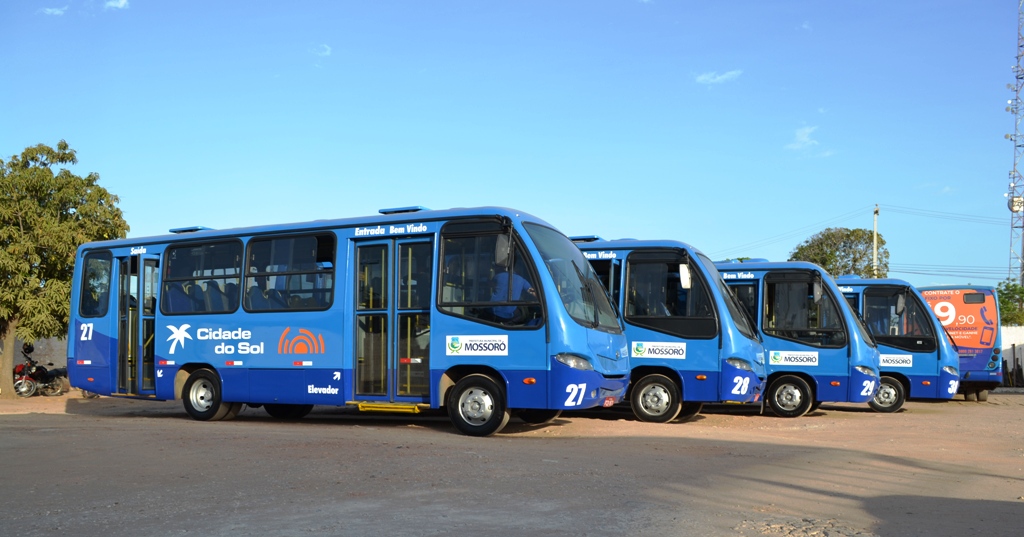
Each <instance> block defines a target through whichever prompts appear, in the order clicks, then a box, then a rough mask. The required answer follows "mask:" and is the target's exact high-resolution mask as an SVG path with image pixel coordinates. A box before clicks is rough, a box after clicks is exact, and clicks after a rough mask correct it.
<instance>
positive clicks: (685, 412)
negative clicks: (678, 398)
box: [676, 403, 704, 421]
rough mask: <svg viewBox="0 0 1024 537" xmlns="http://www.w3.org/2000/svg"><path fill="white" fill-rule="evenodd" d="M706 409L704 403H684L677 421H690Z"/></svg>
mask: <svg viewBox="0 0 1024 537" xmlns="http://www.w3.org/2000/svg"><path fill="white" fill-rule="evenodd" d="M703 409H704V403H683V405H682V407H681V410H680V411H679V415H678V416H676V421H690V420H692V419H693V418H694V417H696V416H697V414H700V411H701V410H703Z"/></svg>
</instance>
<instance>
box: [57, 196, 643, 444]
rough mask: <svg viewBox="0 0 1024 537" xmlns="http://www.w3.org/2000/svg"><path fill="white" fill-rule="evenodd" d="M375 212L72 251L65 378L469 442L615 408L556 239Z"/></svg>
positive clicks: (570, 248)
mask: <svg viewBox="0 0 1024 537" xmlns="http://www.w3.org/2000/svg"><path fill="white" fill-rule="evenodd" d="M380 212H381V213H382V214H381V215H378V216H370V217H362V218H351V219H339V220H320V221H315V222H308V223H299V224H286V225H272V226H260V227H250V228H240V229H229V230H220V231H218V230H208V229H205V228H183V229H178V230H172V232H173V234H171V235H164V236H157V237H149V238H129V239H122V240H115V241H104V242H94V243H89V244H85V245H83V246H81V247H80V248H79V249H78V252H77V259H76V264H75V274H74V281H73V289H72V299H71V323H70V325H69V331H70V334H69V336H70V337H69V340H68V374H69V377H70V381H71V384H72V385H73V386H75V387H78V388H81V389H83V390H88V391H90V392H95V393H98V394H102V395H110V396H117V397H130V398H139V399H153V400H175V399H181V400H182V403H183V405H184V408H185V411H186V412H187V413H188V414H189V415H190V416H191V417H192V418H194V419H197V420H204V421H205V420H220V419H231V418H234V417H235V416H237V415H238V413H239V411H240V410H241V409H242V407H243V405H249V406H251V407H259V406H262V407H263V408H264V409H265V410H266V411H267V413H268V414H270V415H271V416H273V417H276V418H284V419H297V418H301V417H302V416H304V415H306V414H308V413H309V412H310V410H311V409H312V408H313V405H334V406H345V407H349V408H355V409H359V410H363V411H381V412H388V411H390V412H408V413H417V412H420V411H424V410H427V409H439V408H445V409H446V410H447V413H448V416H449V417H450V418H451V421H452V423H453V424H454V426H455V428H456V429H458V431H460V432H462V433H464V434H467V435H472V436H487V435H491V434H494V433H497V432H498V431H500V430H501V429H502V428H503V427H504V426H505V425H506V424H507V423H508V421H509V418H510V415H517V416H518V417H519V418H521V419H522V420H523V421H526V422H529V423H545V422H548V421H550V420H552V419H554V418H555V417H557V416H558V415H559V413H560V412H561V411H562V410H566V409H583V408H591V407H595V406H612V405H614V404H616V403H618V402H620V401H621V400H622V398H623V396H624V395H625V391H626V387H627V385H628V383H629V365H628V364H629V360H628V357H627V356H626V339H625V336H624V335H623V333H622V328H621V325H620V322H619V319H618V317H617V315H616V313H615V310H614V307H613V306H612V304H611V303H610V301H609V299H608V296H607V294H606V293H605V291H604V288H603V287H602V285H601V282H600V280H598V278H597V275H596V274H595V273H594V271H593V269H592V268H591V267H590V265H589V264H588V263H587V260H586V258H585V257H583V254H582V252H580V251H579V249H578V248H577V247H576V245H575V244H573V243H572V241H570V240H569V239H568V238H567V237H565V236H564V235H563V234H562V233H560V232H559V231H557V230H555V229H554V228H553V227H551V226H550V225H549V224H547V223H545V222H544V221H543V220H540V219H538V218H536V217H534V216H531V215H528V214H525V213H522V212H519V211H515V210H511V209H507V208H500V207H485V208H476V209H452V210H444V211H429V210H425V209H423V208H421V207H407V208H398V209H385V210H382V211H380Z"/></svg>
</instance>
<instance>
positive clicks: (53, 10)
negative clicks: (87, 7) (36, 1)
mask: <svg viewBox="0 0 1024 537" xmlns="http://www.w3.org/2000/svg"><path fill="white" fill-rule="evenodd" d="M67 10H68V6H64V7H44V8H43V9H42V10H41V11H42V12H43V15H56V16H60V15H63V14H64V12H65V11H67Z"/></svg>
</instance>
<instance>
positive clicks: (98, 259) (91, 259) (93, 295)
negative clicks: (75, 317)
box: [78, 252, 113, 317]
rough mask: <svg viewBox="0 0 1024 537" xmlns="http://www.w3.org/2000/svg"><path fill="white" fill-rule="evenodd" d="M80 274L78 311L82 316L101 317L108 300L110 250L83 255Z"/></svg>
mask: <svg viewBox="0 0 1024 537" xmlns="http://www.w3.org/2000/svg"><path fill="white" fill-rule="evenodd" d="M83 265H84V266H85V269H84V271H83V276H82V294H81V295H80V297H79V298H80V300H79V304H78V313H79V315H81V316H82V317H102V316H104V315H106V314H107V304H108V303H109V302H110V274H111V271H110V269H111V267H112V266H113V257H112V256H111V254H110V252H98V253H90V254H88V255H86V256H85V259H84V263H83Z"/></svg>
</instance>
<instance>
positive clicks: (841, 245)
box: [789, 227, 889, 278]
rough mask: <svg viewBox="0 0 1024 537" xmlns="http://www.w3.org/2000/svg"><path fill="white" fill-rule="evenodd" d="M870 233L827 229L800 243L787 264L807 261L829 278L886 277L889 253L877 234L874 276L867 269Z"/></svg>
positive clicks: (836, 228) (870, 240)
mask: <svg viewBox="0 0 1024 537" xmlns="http://www.w3.org/2000/svg"><path fill="white" fill-rule="evenodd" d="M872 244H873V241H872V232H871V230H870V229H848V228H845V227H830V228H827V229H825V230H824V231H822V232H820V233H818V234H816V235H814V236H812V237H811V238H809V239H807V240H805V241H804V242H802V243H800V245H799V246H797V247H796V248H795V249H794V250H793V251H792V252H790V254H789V260H790V261H810V262H811V263H815V264H817V265H819V266H821V267H822V268H823V269H825V270H826V271H828V273H829V274H830V275H832V276H833V277H839V276H843V275H846V274H856V275H858V276H860V277H862V278H884V277H886V275H887V274H888V273H889V250H887V249H886V248H885V240H884V239H882V235H881V233H879V234H878V273H877V274H874V273H873V272H872V269H871V258H872V255H871V252H872V249H873V246H872Z"/></svg>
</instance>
